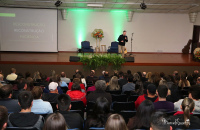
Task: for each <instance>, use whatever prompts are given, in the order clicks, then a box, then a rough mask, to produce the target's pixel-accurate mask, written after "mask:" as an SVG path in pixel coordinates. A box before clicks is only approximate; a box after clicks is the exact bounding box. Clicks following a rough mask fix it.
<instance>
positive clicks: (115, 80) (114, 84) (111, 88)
mask: <svg viewBox="0 0 200 130" xmlns="http://www.w3.org/2000/svg"><path fill="white" fill-rule="evenodd" d="M107 90H109V91H116V90H120V86H119V84H118V78H117V76H113V77H112V78H111V80H110V82H109V85H108V86H107Z"/></svg>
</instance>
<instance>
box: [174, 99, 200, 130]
mask: <svg viewBox="0 0 200 130" xmlns="http://www.w3.org/2000/svg"><path fill="white" fill-rule="evenodd" d="M194 106H195V103H194V101H193V100H192V99H190V98H187V97H186V98H185V99H184V100H183V102H182V104H181V106H180V107H181V109H182V111H178V112H177V113H175V114H174V116H172V117H170V122H177V121H178V122H180V124H179V125H178V124H172V127H173V129H174V130H175V129H177V128H180V129H200V125H199V122H200V119H199V118H198V117H196V116H193V114H192V112H193V111H194Z"/></svg>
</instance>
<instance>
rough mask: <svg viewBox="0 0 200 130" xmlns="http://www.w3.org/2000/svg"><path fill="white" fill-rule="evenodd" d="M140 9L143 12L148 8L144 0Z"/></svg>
mask: <svg viewBox="0 0 200 130" xmlns="http://www.w3.org/2000/svg"><path fill="white" fill-rule="evenodd" d="M140 8H141V9H143V10H145V9H146V8H147V5H146V4H145V3H144V0H143V3H141V4H140Z"/></svg>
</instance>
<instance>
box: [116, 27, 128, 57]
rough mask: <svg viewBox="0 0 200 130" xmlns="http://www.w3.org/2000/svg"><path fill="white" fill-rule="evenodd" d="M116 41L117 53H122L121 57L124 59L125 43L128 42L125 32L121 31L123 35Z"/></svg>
mask: <svg viewBox="0 0 200 130" xmlns="http://www.w3.org/2000/svg"><path fill="white" fill-rule="evenodd" d="M118 41H119V44H118V53H121V51H122V57H123V58H124V49H125V42H128V37H127V36H126V31H125V30H124V31H123V34H122V35H120V36H119V38H118Z"/></svg>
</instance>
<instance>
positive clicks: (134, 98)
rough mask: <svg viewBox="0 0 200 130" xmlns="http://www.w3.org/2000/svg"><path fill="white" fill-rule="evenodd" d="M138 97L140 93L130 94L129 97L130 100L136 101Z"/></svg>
mask: <svg viewBox="0 0 200 130" xmlns="http://www.w3.org/2000/svg"><path fill="white" fill-rule="evenodd" d="M138 97H139V96H138V95H130V97H129V98H128V102H135V101H136V100H137V98H138Z"/></svg>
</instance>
